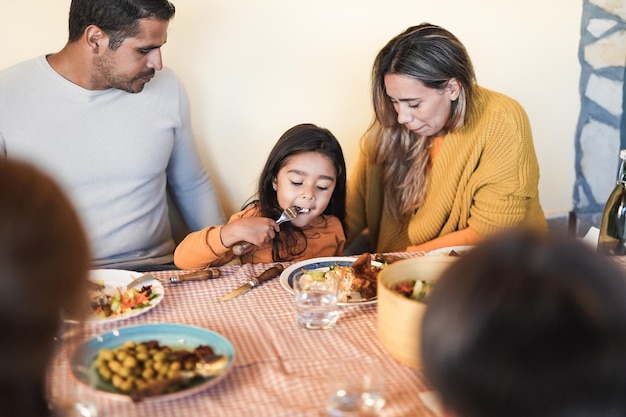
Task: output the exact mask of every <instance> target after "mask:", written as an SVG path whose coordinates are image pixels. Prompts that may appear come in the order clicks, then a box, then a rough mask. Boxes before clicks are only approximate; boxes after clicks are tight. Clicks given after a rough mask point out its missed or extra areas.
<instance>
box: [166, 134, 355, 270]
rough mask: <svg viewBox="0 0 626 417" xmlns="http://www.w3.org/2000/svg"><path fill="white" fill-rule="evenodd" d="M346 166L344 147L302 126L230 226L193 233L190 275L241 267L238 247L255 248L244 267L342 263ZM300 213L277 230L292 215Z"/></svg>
mask: <svg viewBox="0 0 626 417" xmlns="http://www.w3.org/2000/svg"><path fill="white" fill-rule="evenodd" d="M345 200H346V166H345V160H344V157H343V152H342V150H341V145H340V144H339V142H338V141H337V139H336V138H335V136H334V135H333V134H332V133H331V132H330V131H329V130H327V129H324V128H321V127H318V126H316V125H313V124H301V125H297V126H294V127H292V128H291V129H289V130H287V131H286V132H285V133H284V134H283V135H282V136H281V137H280V139H279V140H278V142H277V143H276V145H275V146H274V148H273V149H272V151H271V152H270V155H269V157H268V159H267V162H266V164H265V167H264V168H263V171H262V173H261V176H260V179H259V185H258V191H257V195H256V198H255V199H254V200H253V201H251V202H250V203H248V204H246V205H245V206H244V208H243V209H242V211H240V212H238V213H235V214H234V215H232V216H231V218H230V219H229V221H228V223H227V224H226V225H224V226H209V227H206V228H204V229H202V230H200V231H197V232H192V233H190V234H189V235H187V236H186V237H185V239H184V240H183V241H182V242H181V243H180V244H179V245H178V247H177V248H176V251H175V252H174V263H175V264H176V266H177V267H179V268H182V269H200V268H205V267H208V266H219V265H223V264H225V263H228V262H230V261H231V260H233V259H234V258H235V257H236V255H235V254H234V253H233V246H234V245H236V244H239V243H242V242H249V243H251V244H252V246H251V248H252V250H251V251H248V252H246V253H244V254H243V255H241V256H240V259H241V262H242V263H270V262H280V261H300V260H304V259H310V258H314V257H320V256H340V255H342V254H343V248H344V244H345V232H344V217H345ZM290 207H292V208H294V210H296V211H297V212H298V213H299V214H298V215H297V216H296V217H295V218H293V219H292V220H291V221H290V222H285V223H282V224H280V225H278V224H277V223H276V220H275V219H278V218H279V217H280V215H281V213H282V212H283V211H284V210H285V209H287V208H290Z"/></svg>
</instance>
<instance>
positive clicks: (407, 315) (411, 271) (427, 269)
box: [377, 256, 458, 369]
mask: <svg viewBox="0 0 626 417" xmlns="http://www.w3.org/2000/svg"><path fill="white" fill-rule="evenodd" d="M457 259H458V258H456V257H453V256H424V257H419V258H410V259H405V260H402V261H397V262H395V263H393V264H391V265H389V266H387V267H386V268H384V269H383V270H382V271H380V274H379V275H378V284H377V285H378V287H377V291H378V317H377V328H378V339H379V340H380V342H381V344H382V345H383V347H384V348H385V350H386V351H387V352H388V353H389V354H390V355H391V356H392V357H393V358H394V359H396V360H397V361H398V362H400V363H402V364H404V365H407V366H409V367H411V368H415V369H420V368H421V359H420V331H421V326H422V316H423V315H424V310H425V309H426V304H424V303H422V302H419V301H415V300H412V299H410V298H407V297H405V296H403V295H401V294H399V293H397V292H395V291H392V290H391V288H392V286H393V285H394V284H397V283H399V282H402V281H408V280H423V281H433V280H436V279H437V278H439V276H440V275H441V273H442V272H443V271H444V270H445V269H446V268H447V267H448V266H449V265H450V264H452V263H453V262H454V261H456V260H457Z"/></svg>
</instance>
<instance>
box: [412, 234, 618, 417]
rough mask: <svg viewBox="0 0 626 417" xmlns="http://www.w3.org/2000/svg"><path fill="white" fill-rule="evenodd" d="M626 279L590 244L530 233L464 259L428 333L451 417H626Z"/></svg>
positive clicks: (428, 356)
mask: <svg viewBox="0 0 626 417" xmlns="http://www.w3.org/2000/svg"><path fill="white" fill-rule="evenodd" d="M624 300H626V276H625V274H624V271H623V270H622V269H621V268H620V267H618V266H617V265H616V264H614V263H613V261H612V260H611V259H608V258H606V257H603V256H601V255H599V254H597V253H595V252H594V251H593V250H592V249H591V248H590V247H588V246H587V245H586V244H585V243H582V242H580V241H577V240H574V239H571V238H568V237H564V236H539V235H537V234H533V233H531V232H528V231H517V230H516V231H514V232H511V233H509V234H502V235H500V236H497V237H494V238H492V239H490V240H489V241H485V242H484V243H483V244H481V245H479V246H477V247H476V248H474V249H473V250H471V251H468V252H466V253H465V254H463V255H462V256H461V257H460V258H459V260H458V261H457V262H455V263H454V264H453V265H451V266H450V267H449V269H448V270H446V271H445V272H444V273H443V274H442V276H441V277H440V279H439V280H438V281H437V283H436V284H435V287H434V290H433V291H432V293H431V294H430V296H429V298H428V300H427V308H426V312H425V315H424V319H423V327H422V359H423V364H424V372H425V375H426V377H427V379H428V381H429V382H430V383H431V384H432V386H433V387H434V389H435V390H436V391H437V392H438V394H439V396H440V400H441V403H442V406H443V408H444V410H445V415H446V416H448V417H452V416H454V417H502V416H507V417H529V416H532V417H617V416H625V415H626V303H625V302H624Z"/></svg>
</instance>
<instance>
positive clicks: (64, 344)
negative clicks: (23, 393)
mask: <svg viewBox="0 0 626 417" xmlns="http://www.w3.org/2000/svg"><path fill="white" fill-rule="evenodd" d="M86 326H88V324H87V323H85V321H84V320H75V319H69V318H65V319H63V323H62V327H61V332H60V334H59V336H58V337H57V341H58V344H59V346H58V355H59V356H58V361H57V366H58V367H59V368H60V369H55V371H58V372H62V374H59V375H58V376H59V377H62V378H64V379H65V381H66V383H65V387H66V388H67V391H66V392H63V393H60V394H59V395H58V396H57V398H55V399H54V400H53V401H52V404H51V408H52V411H53V415H54V416H59V417H61V416H62V417H97V416H98V409H97V407H96V402H95V391H94V390H95V387H96V385H97V375H96V373H95V372H94V371H93V370H92V369H91V368H90V365H89V364H86V363H84V361H83V360H81V358H80V356H79V355H78V356H77V353H76V352H77V349H79V348H80V347H81V345H82V344H83V343H84V342H85V340H86V338H87V334H86ZM52 389H53V387H49V391H50V392H51V391H52ZM50 396H51V397H52V395H50Z"/></svg>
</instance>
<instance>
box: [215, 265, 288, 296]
mask: <svg viewBox="0 0 626 417" xmlns="http://www.w3.org/2000/svg"><path fill="white" fill-rule="evenodd" d="M283 268H284V267H283V266H282V265H281V264H278V265H275V266H273V267H271V268H269V269H267V270H265V271H263V273H261V275H258V276H257V277H254V278H252V279H251V280H250V281H248V282H246V283H245V284H243V285H241V286H240V287H238V288H236V289H234V290H233V291H231V292H229V293H228V294H226V295H223V296H222V297H220V298H218V299H217V301H228V300H232V299H233V298H235V297H238V296H240V295H241V294H243V293H246V292H248V291H250V290H251V289H252V288H254V287H256V286H258V285H261V284H262V283H263V282H265V281H267V280H268V279H271V278H274V277H275V276H277V275H279V274H280V273H281V272H283Z"/></svg>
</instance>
